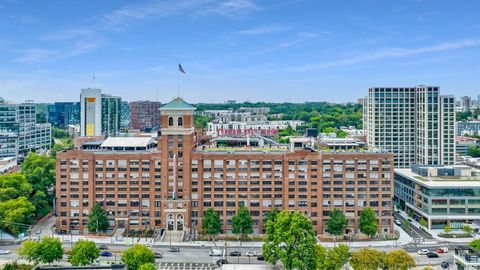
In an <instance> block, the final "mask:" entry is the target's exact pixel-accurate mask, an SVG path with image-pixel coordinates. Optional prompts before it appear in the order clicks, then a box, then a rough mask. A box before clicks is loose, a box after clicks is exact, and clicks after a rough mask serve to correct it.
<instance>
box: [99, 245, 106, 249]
mask: <svg viewBox="0 0 480 270" xmlns="http://www.w3.org/2000/svg"><path fill="white" fill-rule="evenodd" d="M99 248H100V250H108V246H107V245H100V247H99Z"/></svg>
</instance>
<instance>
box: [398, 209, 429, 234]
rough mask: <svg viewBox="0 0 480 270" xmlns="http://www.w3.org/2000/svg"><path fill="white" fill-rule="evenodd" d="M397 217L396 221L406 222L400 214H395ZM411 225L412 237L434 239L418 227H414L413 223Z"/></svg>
mask: <svg viewBox="0 0 480 270" xmlns="http://www.w3.org/2000/svg"><path fill="white" fill-rule="evenodd" d="M394 216H395V219H398V220H400V221H401V222H402V224H403V222H404V221H405V220H406V219H405V218H404V217H402V216H401V215H400V214H398V213H397V212H395V214H394ZM409 223H410V228H411V229H412V237H413V238H423V239H427V240H428V239H433V237H432V236H431V235H430V234H428V233H427V232H425V231H423V230H420V229H419V228H417V227H416V226H414V225H412V224H411V222H409Z"/></svg>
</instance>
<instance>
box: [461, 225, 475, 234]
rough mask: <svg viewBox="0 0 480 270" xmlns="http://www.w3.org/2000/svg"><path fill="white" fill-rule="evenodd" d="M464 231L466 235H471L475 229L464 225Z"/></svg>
mask: <svg viewBox="0 0 480 270" xmlns="http://www.w3.org/2000/svg"><path fill="white" fill-rule="evenodd" d="M462 231H464V232H465V233H468V234H471V233H472V232H473V229H472V227H470V226H469V225H463V227H462Z"/></svg>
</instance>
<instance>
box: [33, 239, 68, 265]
mask: <svg viewBox="0 0 480 270" xmlns="http://www.w3.org/2000/svg"><path fill="white" fill-rule="evenodd" d="M36 253H37V258H38V260H39V261H40V262H41V263H48V264H51V263H52V262H54V261H58V260H60V259H62V257H63V248H62V243H61V242H60V239H58V238H55V237H44V238H42V240H40V242H38V247H37V252H36Z"/></svg>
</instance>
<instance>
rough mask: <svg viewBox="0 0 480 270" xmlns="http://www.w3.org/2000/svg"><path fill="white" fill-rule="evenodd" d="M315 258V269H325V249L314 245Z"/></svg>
mask: <svg viewBox="0 0 480 270" xmlns="http://www.w3.org/2000/svg"><path fill="white" fill-rule="evenodd" d="M315 258H316V260H317V261H316V262H317V264H316V267H317V269H325V261H326V260H327V249H326V248H325V247H324V246H322V245H319V244H317V245H315Z"/></svg>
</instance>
